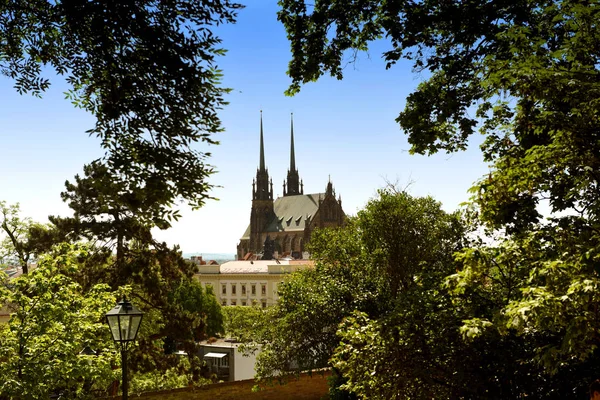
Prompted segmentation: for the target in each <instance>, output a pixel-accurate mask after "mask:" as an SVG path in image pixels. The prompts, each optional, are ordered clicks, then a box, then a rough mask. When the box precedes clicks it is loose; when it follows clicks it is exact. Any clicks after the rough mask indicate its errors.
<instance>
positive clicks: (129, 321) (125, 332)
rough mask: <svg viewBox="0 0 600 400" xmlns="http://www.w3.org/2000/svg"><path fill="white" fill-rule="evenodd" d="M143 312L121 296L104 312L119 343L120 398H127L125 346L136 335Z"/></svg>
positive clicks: (124, 399)
mask: <svg viewBox="0 0 600 400" xmlns="http://www.w3.org/2000/svg"><path fill="white" fill-rule="evenodd" d="M143 315H144V313H143V312H141V311H140V310H138V309H137V308H136V307H135V306H134V305H133V304H131V303H130V302H129V301H127V299H126V298H123V300H121V301H120V302H119V303H118V304H117V305H116V306H115V308H113V309H112V310H110V311H109V312H107V313H106V321H107V322H108V326H109V328H110V332H111V333H112V336H113V340H114V341H115V342H117V343H119V344H120V345H121V372H122V378H121V381H122V388H121V393H123V395H122V397H121V399H122V400H127V398H128V389H129V387H128V379H127V347H128V345H129V343H131V342H133V341H134V340H135V338H136V337H137V333H138V330H139V329H140V324H141V323H142V317H143Z"/></svg>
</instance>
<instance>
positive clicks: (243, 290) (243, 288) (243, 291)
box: [242, 285, 246, 294]
mask: <svg viewBox="0 0 600 400" xmlns="http://www.w3.org/2000/svg"><path fill="white" fill-rule="evenodd" d="M242 294H246V285H242Z"/></svg>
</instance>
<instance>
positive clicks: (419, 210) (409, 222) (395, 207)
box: [257, 188, 464, 398]
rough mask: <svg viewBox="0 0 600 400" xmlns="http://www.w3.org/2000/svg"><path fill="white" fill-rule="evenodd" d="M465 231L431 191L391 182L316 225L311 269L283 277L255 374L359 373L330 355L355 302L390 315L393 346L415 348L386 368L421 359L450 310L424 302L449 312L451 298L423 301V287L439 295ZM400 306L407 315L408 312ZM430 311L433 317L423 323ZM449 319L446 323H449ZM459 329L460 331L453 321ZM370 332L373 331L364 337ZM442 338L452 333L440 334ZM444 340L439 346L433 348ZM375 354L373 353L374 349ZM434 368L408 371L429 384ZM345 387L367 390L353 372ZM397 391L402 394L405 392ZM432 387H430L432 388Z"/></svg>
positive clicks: (371, 313)
mask: <svg viewBox="0 0 600 400" xmlns="http://www.w3.org/2000/svg"><path fill="white" fill-rule="evenodd" d="M463 240H464V227H463V225H462V223H461V221H460V218H459V216H458V215H457V214H447V213H445V212H444V211H442V210H441V207H440V204H439V203H437V202H435V201H434V200H433V199H432V198H430V197H426V198H417V197H412V196H410V195H409V194H407V193H406V192H400V191H395V190H393V189H390V188H388V189H385V190H381V191H379V194H378V197H377V198H375V199H372V200H371V201H369V203H368V204H367V206H366V207H365V209H364V210H361V211H360V212H359V213H358V215H357V216H356V217H355V218H350V219H349V220H348V222H347V224H346V225H345V226H344V227H343V228H340V229H336V230H332V229H325V230H321V231H317V232H315V233H314V235H313V237H312V239H311V246H312V247H311V254H312V255H313V257H314V259H315V262H316V266H315V269H308V270H303V271H301V272H299V273H295V274H293V275H292V276H291V277H290V279H289V280H286V281H285V282H284V283H283V284H282V285H280V289H279V295H280V300H279V302H278V303H277V304H276V305H275V306H274V307H273V308H272V309H271V310H270V313H271V316H270V317H271V321H272V322H271V324H269V328H268V329H267V333H266V335H265V339H264V343H265V345H264V350H263V352H262V353H261V354H260V355H259V363H258V366H257V372H258V375H259V376H261V377H268V376H280V374H282V373H283V374H285V373H293V372H294V370H315V369H318V368H324V367H327V366H333V367H334V372H335V373H336V374H338V375H339V374H340V373H341V375H342V382H344V381H347V379H348V378H351V379H352V378H356V375H352V374H348V373H347V371H346V370H345V368H346V367H345V365H348V364H345V365H342V364H341V363H339V362H337V361H335V357H338V355H337V351H336V348H338V347H339V346H341V344H340V337H339V336H338V334H337V332H338V328H339V327H340V323H342V324H344V323H343V321H344V320H345V319H346V318H349V317H352V316H353V315H354V314H355V313H356V312H359V313H361V314H360V315H364V316H365V318H371V319H374V320H379V321H386V322H387V323H388V324H389V330H388V332H387V334H388V335H391V336H392V339H393V340H391V339H390V340H391V341H393V342H394V343H395V344H396V345H397V347H400V341H403V342H402V343H408V346H407V347H409V348H410V350H411V351H412V352H411V353H409V352H407V354H406V356H407V358H406V359H404V360H403V361H404V363H400V362H398V361H397V362H396V363H395V364H393V365H391V366H390V367H391V368H392V369H395V370H396V371H398V370H399V369H402V368H403V369H404V370H406V371H409V370H411V368H408V367H407V365H406V360H407V359H410V360H411V362H415V363H416V362H417V360H419V359H424V358H425V359H426V360H425V361H423V364H426V362H428V361H430V359H429V358H428V356H427V355H423V354H422V352H423V350H430V349H429V347H432V346H431V345H430V344H428V345H425V344H423V343H424V342H427V343H430V342H435V340H438V339H442V338H444V337H445V336H448V333H447V330H446V327H445V326H444V322H447V319H444V318H443V316H442V315H441V314H440V315H438V317H439V318H440V320H438V321H435V318H434V312H433V311H432V310H431V309H429V310H422V309H423V308H426V307H429V308H434V309H435V308H437V311H445V312H447V313H449V314H452V310H453V307H452V306H451V305H450V306H448V303H449V301H448V300H447V301H446V305H444V304H443V303H441V302H438V303H436V302H434V301H431V302H429V301H427V300H428V298H427V296H429V297H435V298H436V299H437V298H440V297H443V296H442V295H441V294H440V288H439V287H437V288H436V287H435V284H436V283H438V284H439V283H441V282H442V281H443V278H445V277H446V275H448V274H449V273H450V272H451V271H453V270H454V268H455V264H454V260H453V253H454V251H456V250H458V249H460V248H461V246H462V245H463ZM446 298H448V296H446ZM423 304H425V306H423ZM444 306H445V307H444ZM419 309H421V310H419ZM417 310H419V311H422V312H417ZM403 315H406V317H405V318H404V319H403V317H402V316H403ZM452 317H454V315H452ZM428 320H429V322H430V323H427V324H424V323H425V322H426V321H428ZM399 321H402V325H401V324H400V322H399ZM440 322H442V323H441V324H440ZM381 323H382V324H383V325H385V323H384V322H381ZM453 323H454V325H455V326H459V324H460V319H457V318H456V317H454V322H453ZM342 326H345V325H342ZM408 327H410V329H408ZM404 328H406V329H407V330H408V331H409V333H410V334H411V335H412V337H413V339H412V340H413V342H412V343H410V340H411V338H410V337H409V336H408V335H403V334H404V333H405V332H403V331H402V329H404ZM447 328H448V330H449V331H451V326H448V327H447ZM342 331H344V329H343V328H340V332H342ZM361 332H362V333H366V332H370V331H364V330H362V331H361ZM367 336H368V335H367ZM455 336H456V337H460V336H459V334H458V328H457V329H456V333H455ZM361 337H362V336H361ZM369 340H375V339H374V338H373V337H370V339H369ZM448 341H451V338H446V339H444V340H443V342H444V343H447V342H448ZM463 347H464V346H463ZM441 349H442V347H441V346H440V347H439V348H437V350H438V351H439V350H441ZM381 350H382V351H383V350H385V349H381ZM357 351H360V349H358V350H357ZM420 352H421V355H420V356H418V355H419V353H420ZM448 352H449V353H450V352H451V351H450V350H449V351H448ZM362 354H363V355H364V359H363V360H362V362H364V361H365V359H368V358H372V357H371V355H370V354H369V353H368V352H365V353H362ZM457 354H459V352H457ZM332 356H334V361H333V363H332V361H331V360H330V359H331V357H332ZM408 356H410V357H408ZM339 357H343V356H342V355H340V356H339ZM448 358H450V357H448ZM372 360H373V362H376V360H377V358H372ZM338 361H339V360H338ZM455 361H456V360H455ZM441 362H443V360H441V359H440V363H441ZM401 365H402V366H401ZM440 368H441V367H440ZM407 374H408V375H410V374H411V372H407ZM431 374H432V368H429V369H427V370H424V369H422V370H420V371H419V372H418V373H414V372H412V376H411V379H412V381H411V383H412V385H413V387H416V386H418V385H415V382H418V380H419V379H421V380H422V384H424V383H425V382H427V385H428V386H434V383H435V382H431V380H427V381H426V380H425V379H423V378H424V377H425V376H427V375H431ZM450 375H451V374H449V376H450ZM381 379H383V380H388V381H389V380H390V375H389V374H384V375H381ZM395 379H396V378H394V379H393V380H394V381H396V380H395ZM337 383H339V382H337ZM388 386H389V385H388ZM342 387H343V388H346V389H349V390H350V391H351V392H355V393H357V394H359V395H363V396H364V395H367V394H368V393H367V392H361V391H360V390H359V388H358V385H357V384H356V382H352V381H351V382H349V383H347V384H345V385H343V386H342ZM382 388H383V387H382ZM333 389H336V388H333ZM403 393H404V395H405V397H406V395H409V393H411V392H410V391H408V390H405V391H404V392H403ZM431 393H436V392H435V390H434V389H433V392H431ZM437 393H438V394H439V392H437ZM387 394H388V395H389V394H390V392H389V391H388V392H387ZM442 397H443V396H442ZM382 398H386V396H382ZM429 398H431V396H430V397H429Z"/></svg>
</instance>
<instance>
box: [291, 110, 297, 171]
mask: <svg viewBox="0 0 600 400" xmlns="http://www.w3.org/2000/svg"><path fill="white" fill-rule="evenodd" d="M290 123H291V135H292V144H291V149H290V171H295V170H296V154H295V153H294V113H292V115H291V120H290Z"/></svg>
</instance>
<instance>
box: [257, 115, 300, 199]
mask: <svg viewBox="0 0 600 400" xmlns="http://www.w3.org/2000/svg"><path fill="white" fill-rule="evenodd" d="M290 134H291V144H290V168H289V169H288V173H287V183H286V181H285V180H284V181H283V196H284V197H285V196H295V195H299V194H304V184H303V183H302V181H301V180H300V177H299V175H298V170H297V169H296V154H295V151H294V114H293V113H292V115H291V125H290ZM268 182H269V171H268V169H267V168H266V167H265V145H264V135H263V121H262V110H261V112H260V162H259V168H258V170H257V171H256V186H255V184H254V182H253V183H252V199H254V200H273V181H272V180H271V182H270V190H269V187H268Z"/></svg>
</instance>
